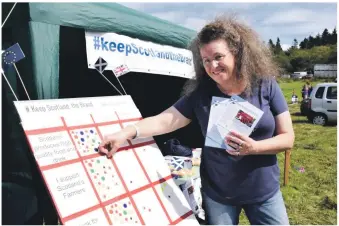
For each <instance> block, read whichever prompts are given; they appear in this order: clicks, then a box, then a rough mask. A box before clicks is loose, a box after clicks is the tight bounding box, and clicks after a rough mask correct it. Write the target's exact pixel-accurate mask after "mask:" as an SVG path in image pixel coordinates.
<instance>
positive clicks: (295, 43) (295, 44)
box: [292, 38, 298, 49]
mask: <svg viewBox="0 0 339 226" xmlns="http://www.w3.org/2000/svg"><path fill="white" fill-rule="evenodd" d="M292 47H293V49H298V41H297V39H296V38H295V39H294V40H293V44H292Z"/></svg>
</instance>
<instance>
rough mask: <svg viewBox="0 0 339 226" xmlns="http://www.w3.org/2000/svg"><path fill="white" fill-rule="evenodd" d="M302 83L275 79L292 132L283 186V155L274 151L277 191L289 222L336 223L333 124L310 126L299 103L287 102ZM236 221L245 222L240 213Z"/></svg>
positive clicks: (335, 145) (299, 90)
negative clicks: (278, 169) (279, 191)
mask: <svg viewBox="0 0 339 226" xmlns="http://www.w3.org/2000/svg"><path fill="white" fill-rule="evenodd" d="M319 82H327V81H326V80H317V81H312V85H313V86H315V85H316V84H317V83H319ZM304 83H305V81H293V80H280V81H279V85H280V87H281V89H282V91H283V93H284V96H285V98H286V100H287V102H288V103H289V110H290V113H291V115H292V121H293V128H294V132H295V142H294V148H293V149H292V154H291V165H290V170H289V183H288V185H287V186H283V179H284V160H285V155H284V153H280V154H278V159H279V166H280V171H281V173H280V181H281V190H282V193H283V196H284V200H285V204H286V208H287V213H288V216H289V220H290V224H301V225H309V224H319V225H332V224H337V126H336V125H331V126H324V127H322V126H316V125H313V124H311V123H309V122H308V121H307V118H306V117H305V116H301V115H300V113H299V112H300V109H299V107H300V106H299V104H290V103H291V95H292V91H293V89H295V92H296V94H297V95H298V97H299V101H300V100H301V87H302V85H303V84H304ZM300 167H304V169H305V172H304V173H301V172H299V171H298V170H297V169H298V168H300ZM240 224H249V222H248V220H247V218H246V217H245V214H244V213H242V214H241V216H240Z"/></svg>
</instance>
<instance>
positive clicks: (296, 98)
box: [291, 89, 298, 104]
mask: <svg viewBox="0 0 339 226" xmlns="http://www.w3.org/2000/svg"><path fill="white" fill-rule="evenodd" d="M291 101H292V104H295V103H298V96H297V95H296V94H295V91H294V89H293V92H292V99H291Z"/></svg>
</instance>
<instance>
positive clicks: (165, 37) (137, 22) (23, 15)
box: [3, 2, 196, 48]
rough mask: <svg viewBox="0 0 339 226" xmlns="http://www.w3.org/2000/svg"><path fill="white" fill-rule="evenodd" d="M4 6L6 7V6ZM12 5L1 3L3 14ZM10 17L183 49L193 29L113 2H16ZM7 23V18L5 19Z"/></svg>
mask: <svg viewBox="0 0 339 226" xmlns="http://www.w3.org/2000/svg"><path fill="white" fill-rule="evenodd" d="M6 5H7V6H6ZM12 5H13V4H9V3H7V4H6V3H3V17H4V16H6V15H8V12H9V10H10V8H11V7H12ZM14 13H15V14H17V15H20V16H14V15H12V16H11V17H12V18H20V20H21V21H22V20H26V21H27V19H28V20H30V21H35V22H41V23H47V24H54V25H61V26H68V27H74V28H82V29H85V30H89V31H96V32H114V33H118V34H121V35H126V36H129V37H132V38H138V39H141V40H145V41H151V42H154V43H159V44H163V45H170V46H174V47H178V48H186V47H187V45H188V43H189V42H190V40H191V39H192V38H193V37H194V36H195V35H196V32H195V31H194V30H191V29H188V28H184V27H182V26H179V25H176V24H173V23H170V22H168V21H165V20H162V19H159V18H156V17H153V16H151V15H148V14H145V13H142V12H139V11H136V10H133V9H130V8H127V7H125V6H123V5H120V4H117V3H88V2H87V3H18V4H17V5H16V8H15V10H14V11H13V14H14ZM3 19H4V18H3ZM8 22H9V24H11V21H10V20H9V21H8Z"/></svg>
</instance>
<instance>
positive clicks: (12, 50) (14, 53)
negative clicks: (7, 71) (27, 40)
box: [2, 43, 25, 65]
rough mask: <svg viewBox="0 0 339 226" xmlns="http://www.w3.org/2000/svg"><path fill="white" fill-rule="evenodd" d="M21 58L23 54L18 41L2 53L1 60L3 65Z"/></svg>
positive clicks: (23, 56)
mask: <svg viewBox="0 0 339 226" xmlns="http://www.w3.org/2000/svg"><path fill="white" fill-rule="evenodd" d="M23 58H25V54H24V53H23V52H22V50H21V48H20V45H19V44H18V43H16V44H14V45H12V46H11V47H9V48H8V49H6V50H5V52H3V53H2V62H3V63H4V65H11V64H14V63H16V62H18V61H19V60H21V59H23Z"/></svg>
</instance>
